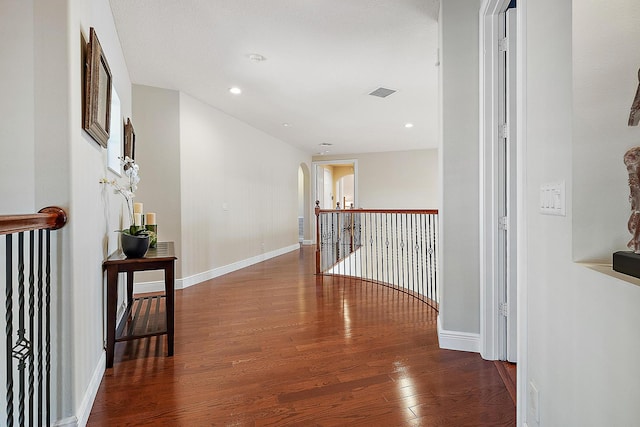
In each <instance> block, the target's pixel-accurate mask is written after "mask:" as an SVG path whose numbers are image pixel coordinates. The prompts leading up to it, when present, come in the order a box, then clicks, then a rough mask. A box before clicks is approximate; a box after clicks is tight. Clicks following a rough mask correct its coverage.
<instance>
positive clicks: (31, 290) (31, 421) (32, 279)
mask: <svg viewBox="0 0 640 427" xmlns="http://www.w3.org/2000/svg"><path fill="white" fill-rule="evenodd" d="M34 247H35V231H30V232H29V426H31V427H33V425H34V418H33V391H34V385H33V382H34V376H33V368H34V367H33V339H34V334H33V317H34V315H35V276H34V271H33V269H34V261H35V260H34Z"/></svg>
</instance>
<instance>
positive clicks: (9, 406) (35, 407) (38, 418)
mask: <svg viewBox="0 0 640 427" xmlns="http://www.w3.org/2000/svg"><path fill="white" fill-rule="evenodd" d="M66 221H67V216H66V213H65V212H64V210H62V209H60V208H56V207H48V208H44V209H42V210H40V212H39V213H37V214H30V215H0V236H4V242H5V245H4V247H2V248H0V252H2V250H4V277H5V283H4V285H5V318H4V328H5V339H4V342H3V343H2V344H3V347H4V351H5V359H6V365H5V367H4V372H2V374H4V375H3V376H5V377H6V393H5V395H4V399H3V400H4V401H5V407H6V418H5V421H6V425H7V426H13V425H14V424H15V425H19V426H26V425H29V426H33V425H37V426H42V425H47V426H49V425H50V424H51V230H56V229H58V228H61V227H63V226H64V225H65V224H66ZM0 266H1V264H0ZM16 382H17V384H16ZM2 424H3V421H0V425H2Z"/></svg>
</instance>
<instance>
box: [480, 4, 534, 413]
mask: <svg viewBox="0 0 640 427" xmlns="http://www.w3.org/2000/svg"><path fill="white" fill-rule="evenodd" d="M508 4H509V0H483V1H482V4H481V6H480V14H479V20H480V22H479V25H480V34H479V40H480V43H479V77H480V82H479V83H480V138H479V139H480V147H479V150H480V189H479V191H480V247H479V250H480V305H481V307H480V353H481V355H482V357H483V358H485V359H488V360H495V359H496V355H497V354H498V345H499V340H498V321H497V313H498V295H499V293H498V289H497V283H498V281H497V280H495V274H496V272H497V257H496V254H497V246H496V243H497V242H496V239H495V236H497V228H498V222H497V221H496V220H495V218H497V215H496V209H497V200H496V197H494V194H493V189H494V187H495V182H496V179H497V176H496V168H495V164H496V161H497V158H496V157H497V155H496V152H495V150H494V149H493V147H494V141H496V140H497V138H498V126H497V123H499V122H500V120H499V118H500V109H499V104H498V94H499V88H498V85H497V83H498V73H499V72H500V70H499V57H498V55H499V51H498V43H497V40H498V37H499V35H500V33H499V30H500V22H499V15H500V13H501V12H504V10H505V9H506V8H507V6H508ZM526 4H527V0H518V4H517V8H516V11H517V39H518V40H517V89H516V92H517V95H516V96H517V107H516V112H517V118H516V121H517V141H516V144H517V148H516V150H517V165H516V167H517V180H516V181H517V182H516V186H517V224H518V229H517V241H518V243H517V260H516V264H517V286H518V291H517V293H518V296H517V300H518V302H517V310H518V320H517V323H518V345H517V346H518V365H517V388H518V392H517V395H518V402H517V425H523V422H524V421H525V417H524V415H525V414H526V413H527V412H526V400H527V399H526V396H527V394H526V393H527V387H526V378H527V310H526V305H527V304H526V303H527V282H526V277H527V265H526V264H527V262H526V261H527V257H526V241H527V239H526V224H527V222H526V197H525V190H526V170H525V166H526V161H525V159H526V139H525V137H526V103H525V98H526V91H525V88H526V19H525V18H526Z"/></svg>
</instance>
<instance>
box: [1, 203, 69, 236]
mask: <svg viewBox="0 0 640 427" xmlns="http://www.w3.org/2000/svg"><path fill="white" fill-rule="evenodd" d="M66 223H67V213H66V212H65V211H64V209H62V208H59V207H56V206H48V207H46V208H42V209H40V210H39V211H38V213H35V214H23V215H0V235H3V234H13V233H20V232H23V231H31V230H47V229H48V230H57V229H59V228H62V227H64V225H65V224H66Z"/></svg>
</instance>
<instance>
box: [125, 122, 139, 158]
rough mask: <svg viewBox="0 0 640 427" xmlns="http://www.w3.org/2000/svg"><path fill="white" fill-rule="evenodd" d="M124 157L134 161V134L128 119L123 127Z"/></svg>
mask: <svg viewBox="0 0 640 427" xmlns="http://www.w3.org/2000/svg"><path fill="white" fill-rule="evenodd" d="M124 155H125V156H126V157H129V158H130V159H131V160H135V159H136V157H135V155H136V133H135V131H134V129H133V124H132V123H131V119H130V118H128V117H127V122H126V123H125V125H124Z"/></svg>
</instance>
